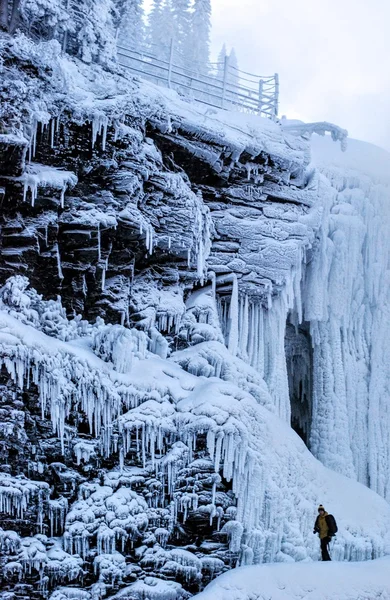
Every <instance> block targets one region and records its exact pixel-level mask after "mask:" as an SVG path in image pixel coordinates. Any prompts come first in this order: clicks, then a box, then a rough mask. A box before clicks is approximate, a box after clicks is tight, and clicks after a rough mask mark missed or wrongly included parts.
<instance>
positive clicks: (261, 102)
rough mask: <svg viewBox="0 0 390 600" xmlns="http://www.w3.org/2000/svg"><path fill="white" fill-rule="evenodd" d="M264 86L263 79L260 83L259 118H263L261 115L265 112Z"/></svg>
mask: <svg viewBox="0 0 390 600" xmlns="http://www.w3.org/2000/svg"><path fill="white" fill-rule="evenodd" d="M263 86H264V82H263V80H262V79H260V81H259V116H260V117H261V113H262V112H263Z"/></svg>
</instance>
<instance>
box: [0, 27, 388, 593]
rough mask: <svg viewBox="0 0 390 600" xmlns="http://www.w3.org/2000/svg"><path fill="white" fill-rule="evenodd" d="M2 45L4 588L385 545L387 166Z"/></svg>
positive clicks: (195, 584)
mask: <svg viewBox="0 0 390 600" xmlns="http://www.w3.org/2000/svg"><path fill="white" fill-rule="evenodd" d="M1 44H2V45H1V55H2V63H1V69H2V74H3V75H4V77H3V79H2V82H1V86H2V87H1V94H2V99H3V103H2V106H1V111H2V112H1V118H2V123H3V125H2V131H1V132H0V158H1V162H0V198H1V202H2V213H1V246H0V269H1V270H0V274H1V289H0V360H1V364H2V371H1V379H0V384H1V391H2V393H1V406H0V411H1V416H2V425H1V435H2V441H1V463H2V464H1V473H0V525H1V527H2V529H1V530H0V549H1V561H2V562H1V564H2V567H3V568H2V575H1V577H2V584H3V587H4V589H5V594H11V596H3V598H4V600H5V598H7V600H9V598H23V597H31V598H42V597H51V598H52V600H65V599H66V600H68V599H69V600H71V599H73V598H77V599H80V598H81V599H85V600H92V599H93V600H95V599H100V598H104V597H107V596H108V597H113V598H118V599H119V598H121V599H129V600H130V599H132V600H134V599H141V598H148V599H153V600H178V599H180V598H187V597H188V596H189V595H190V594H193V593H196V592H198V591H199V590H201V589H202V588H203V587H204V586H205V585H206V584H207V583H208V582H209V581H211V580H212V579H213V578H214V577H216V576H217V575H219V574H221V573H223V572H224V571H226V570H229V569H231V568H233V567H236V566H238V565H251V564H256V563H262V562H274V561H277V562H291V561H302V560H307V561H308V560H316V559H317V558H318V541H317V539H315V538H314V536H313V535H312V526H313V520H314V517H315V511H316V505H317V504H318V503H319V502H322V503H324V504H325V503H326V504H327V505H329V507H330V508H331V510H332V512H333V513H335V514H336V516H337V519H338V522H339V534H338V539H337V541H336V542H335V546H334V550H333V552H334V556H335V557H336V558H338V559H339V560H347V561H355V560H370V559H372V558H377V557H380V556H382V555H385V554H390V507H389V504H388V502H386V500H389V493H390V491H389V487H388V481H389V476H390V459H389V448H390V439H389V436H390V413H389V404H388V389H389V377H390V376H389V369H388V364H389V361H388V349H387V346H386V339H387V337H388V336H387V329H386V328H388V323H389V320H388V319H387V318H386V315H387V313H388V306H389V285H388V284H389V282H388V265H389V242H388V239H387V237H386V234H385V233H386V228H388V223H389V208H388V206H389V204H388V200H389V182H388V179H386V169H382V168H381V169H379V166H378V159H375V160H374V166H375V168H376V171H373V170H372V169H371V170H370V171H365V164H366V163H364V164H363V167H361V166H359V165H357V164H356V160H357V159H356V160H355V158H354V157H355V153H352V155H351V157H352V158H351V160H352V159H353V160H354V161H355V163H354V165H348V164H345V163H342V162H340V161H342V160H347V159H345V157H347V156H348V153H345V154H340V157H342V158H340V157H338V156H337V144H336V143H334V142H330V143H332V144H333V145H332V147H331V149H329V148H328V145H327V142H328V140H327V139H325V140H323V142H324V144H325V146H324V144H322V145H321V147H319V146H317V145H315V146H314V147H313V149H312V148H311V146H310V137H309V134H310V127H306V126H305V127H303V126H300V125H297V124H295V125H293V124H289V123H284V124H283V126H282V124H280V123H273V122H270V121H266V120H264V119H259V118H258V117H255V116H251V115H241V114H235V113H229V112H223V111H219V110H214V109H210V108H206V107H201V106H198V105H196V104H194V103H191V102H189V101H188V100H186V99H183V98H179V96H178V95H177V94H175V93H174V92H172V91H170V90H160V89H157V88H156V87H154V86H152V85H151V84H147V83H145V82H142V81H138V80H135V79H125V78H124V77H122V76H121V75H120V74H119V73H116V72H115V71H103V70H102V68H101V67H98V66H96V65H89V66H88V67H86V66H85V65H83V64H82V63H79V62H78V61H77V60H75V59H70V58H69V57H66V56H63V55H62V54H61V52H60V49H59V46H58V44H57V43H56V42H48V43H42V44H39V45H36V44H34V43H32V42H31V41H29V40H27V38H25V37H23V36H19V37H16V38H13V39H12V40H11V39H4V40H3V41H2V42H1ZM332 131H333V136H334V137H335V138H339V139H340V140H341V141H343V140H344V132H343V131H342V130H338V129H337V128H333V129H332ZM353 146H354V144H353V145H352V147H353ZM324 148H325V150H324ZM312 150H313V152H312ZM358 155H360V152H358ZM335 156H336V158H335ZM380 160H382V161H384V163H385V164H387V157H386V156H385V155H383V154H381V159H380ZM382 170H384V172H385V174H384V175H383V174H382ZM313 454H314V457H313ZM369 488H371V490H370V489H369ZM12 594H13V596H12ZM0 597H1V596H0Z"/></svg>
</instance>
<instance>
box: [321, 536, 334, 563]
mask: <svg viewBox="0 0 390 600" xmlns="http://www.w3.org/2000/svg"><path fill="white" fill-rule="evenodd" d="M329 542H330V538H328V537H326V538H322V540H321V554H322V560H332V559H331V558H330V556H329V552H328V544H329Z"/></svg>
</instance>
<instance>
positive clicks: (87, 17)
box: [70, 0, 116, 65]
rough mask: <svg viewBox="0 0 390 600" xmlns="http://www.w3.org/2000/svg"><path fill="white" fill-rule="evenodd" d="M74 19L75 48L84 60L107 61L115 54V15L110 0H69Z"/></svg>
mask: <svg viewBox="0 0 390 600" xmlns="http://www.w3.org/2000/svg"><path fill="white" fill-rule="evenodd" d="M70 6H71V12H72V14H73V15H74V18H75V22H76V33H75V40H76V51H77V54H78V56H79V57H80V58H81V59H82V60H83V61H84V62H87V63H89V62H92V61H96V62H99V63H100V64H103V65H109V64H111V63H112V61H113V60H114V59H115V57H116V39H115V16H116V8H115V4H114V1H113V0H82V2H77V3H76V0H71V2H70Z"/></svg>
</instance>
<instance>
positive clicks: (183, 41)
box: [172, 0, 191, 64]
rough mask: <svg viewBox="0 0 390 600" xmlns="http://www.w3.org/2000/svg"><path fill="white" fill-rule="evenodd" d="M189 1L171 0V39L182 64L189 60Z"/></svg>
mask: <svg viewBox="0 0 390 600" xmlns="http://www.w3.org/2000/svg"><path fill="white" fill-rule="evenodd" d="M190 8H191V3H190V0H172V15H173V39H174V45H175V49H176V51H177V52H178V53H179V57H180V59H181V62H183V63H184V64H185V63H187V62H188V60H189V58H190V54H189V38H190V32H191V12H190Z"/></svg>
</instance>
